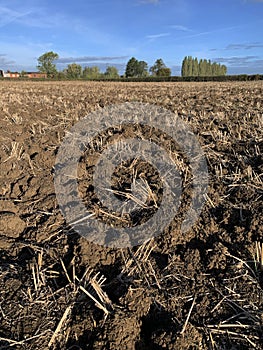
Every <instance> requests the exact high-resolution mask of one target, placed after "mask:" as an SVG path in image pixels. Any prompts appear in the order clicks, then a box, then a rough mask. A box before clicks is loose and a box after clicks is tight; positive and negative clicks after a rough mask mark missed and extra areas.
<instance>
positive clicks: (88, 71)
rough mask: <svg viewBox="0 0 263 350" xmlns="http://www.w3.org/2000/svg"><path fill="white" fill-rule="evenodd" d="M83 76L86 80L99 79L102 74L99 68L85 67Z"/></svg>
mask: <svg viewBox="0 0 263 350" xmlns="http://www.w3.org/2000/svg"><path fill="white" fill-rule="evenodd" d="M82 76H83V78H85V79H99V78H100V77H101V72H100V69H99V67H98V66H93V67H85V68H84V69H83V73H82Z"/></svg>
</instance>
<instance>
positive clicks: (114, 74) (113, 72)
mask: <svg viewBox="0 0 263 350" xmlns="http://www.w3.org/2000/svg"><path fill="white" fill-rule="evenodd" d="M104 75H105V77H107V78H110V79H114V78H119V72H118V69H117V68H116V67H114V66H108V67H107V69H106V72H105V73H104Z"/></svg>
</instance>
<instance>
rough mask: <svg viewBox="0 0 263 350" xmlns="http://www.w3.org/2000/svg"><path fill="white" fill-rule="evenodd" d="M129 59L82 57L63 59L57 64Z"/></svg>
mask: <svg viewBox="0 0 263 350" xmlns="http://www.w3.org/2000/svg"><path fill="white" fill-rule="evenodd" d="M126 58H128V56H81V57H61V58H59V59H57V60H56V63H73V62H79V63H91V62H107V61H118V60H123V59H126Z"/></svg>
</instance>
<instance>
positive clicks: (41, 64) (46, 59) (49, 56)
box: [37, 51, 59, 77]
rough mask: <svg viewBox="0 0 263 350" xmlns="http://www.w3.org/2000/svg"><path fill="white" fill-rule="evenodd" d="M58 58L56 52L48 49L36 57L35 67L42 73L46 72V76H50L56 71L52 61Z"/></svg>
mask: <svg viewBox="0 0 263 350" xmlns="http://www.w3.org/2000/svg"><path fill="white" fill-rule="evenodd" d="M58 58H59V56H58V54H57V53H55V52H53V51H49V52H46V53H44V54H43V55H41V56H40V57H38V59H37V60H38V66H37V69H38V70H39V71H40V72H42V73H47V76H48V77H52V76H54V75H55V74H56V73H57V68H56V65H55V64H54V63H53V62H54V61H55V60H57V59H58Z"/></svg>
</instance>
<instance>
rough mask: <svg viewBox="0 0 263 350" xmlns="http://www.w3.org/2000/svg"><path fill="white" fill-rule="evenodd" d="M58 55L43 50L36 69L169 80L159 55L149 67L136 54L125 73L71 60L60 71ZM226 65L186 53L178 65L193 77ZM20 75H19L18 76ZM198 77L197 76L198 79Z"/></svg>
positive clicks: (218, 72) (73, 75)
mask: <svg viewBox="0 0 263 350" xmlns="http://www.w3.org/2000/svg"><path fill="white" fill-rule="evenodd" d="M58 59H59V55H58V54H57V53H55V52H53V51H49V52H46V53H44V54H43V55H41V56H40V57H39V58H38V65H37V68H38V70H39V72H42V73H46V74H47V76H48V77H49V78H57V79H87V80H88V79H90V80H99V79H105V80H107V79H108V80H111V79H112V80H114V79H116V80H118V79H146V80H148V79H152V80H153V81H154V80H156V81H162V80H167V81H172V80H173V79H172V78H176V79H177V78H180V77H172V76H171V69H170V68H169V67H167V66H166V65H165V63H164V62H163V60H162V59H161V58H159V59H157V60H156V61H155V63H154V65H153V66H151V67H150V68H149V67H148V63H147V62H145V61H139V60H137V59H136V58H135V57H132V58H130V59H129V61H128V62H127V64H126V69H125V73H124V75H122V76H120V75H119V72H118V69H117V68H116V67H115V66H108V67H107V68H106V71H105V72H104V73H103V72H101V71H100V68H99V67H98V66H91V67H84V68H83V67H82V66H81V65H80V64H77V63H70V64H68V65H67V67H66V68H65V69H63V70H62V71H58V70H57V67H56V61H57V60H58ZM226 73H227V67H226V66H225V65H221V64H219V63H216V62H211V61H210V60H207V59H200V60H198V58H196V57H195V58H193V57H192V56H186V57H185V58H184V59H183V62H182V66H181V76H182V78H187V79H188V78H190V80H192V81H194V80H196V79H195V78H196V77H211V78H212V77H219V76H221V77H223V76H226ZM21 76H22V75H21ZM197 80H198V79H197Z"/></svg>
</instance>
